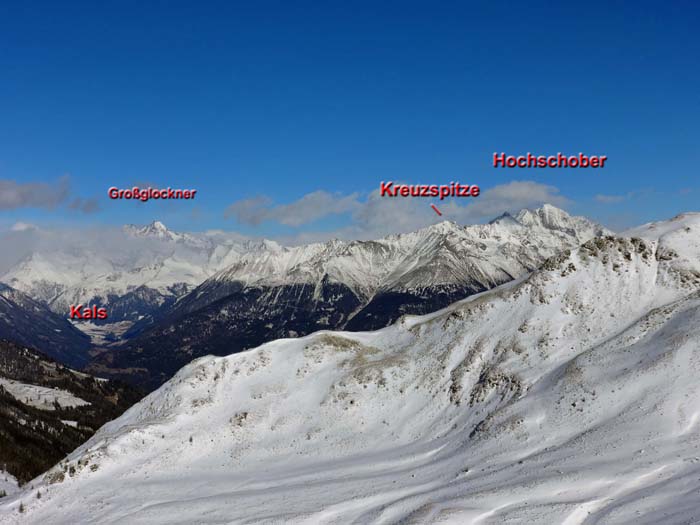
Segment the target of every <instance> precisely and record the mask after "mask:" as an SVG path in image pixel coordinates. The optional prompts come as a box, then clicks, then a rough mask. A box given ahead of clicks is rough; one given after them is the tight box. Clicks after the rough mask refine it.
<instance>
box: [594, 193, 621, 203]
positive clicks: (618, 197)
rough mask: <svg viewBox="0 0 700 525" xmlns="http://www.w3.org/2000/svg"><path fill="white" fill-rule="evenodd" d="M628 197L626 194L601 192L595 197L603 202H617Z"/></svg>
mask: <svg viewBox="0 0 700 525" xmlns="http://www.w3.org/2000/svg"><path fill="white" fill-rule="evenodd" d="M627 197H628V196H626V195H603V194H600V193H599V194H598V195H596V196H595V197H594V199H595V200H596V201H597V202H600V203H602V204H615V203H617V202H622V201H623V200H625V199H626V198H627Z"/></svg>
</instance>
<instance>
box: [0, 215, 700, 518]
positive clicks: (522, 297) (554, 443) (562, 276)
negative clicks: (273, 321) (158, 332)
mask: <svg viewBox="0 0 700 525" xmlns="http://www.w3.org/2000/svg"><path fill="white" fill-rule="evenodd" d="M509 222H510V221H509ZM630 235H634V236H633V237H631V236H627V235H625V236H621V237H615V236H604V237H598V238H595V239H591V240H589V241H586V242H585V243H583V245H582V246H581V247H579V248H574V249H570V250H565V251H564V252H562V253H560V254H558V255H556V256H553V257H551V258H548V259H547V260H546V261H545V262H544V263H543V264H542V265H541V266H540V269H538V270H537V271H535V272H533V273H530V274H527V275H525V276H522V277H521V278H518V279H516V280H514V281H511V282H509V283H507V284H504V285H502V286H500V287H497V288H495V289H493V290H490V291H486V292H484V293H481V294H478V295H474V296H472V297H470V298H468V299H466V300H463V301H460V302H457V303H455V304H453V305H451V306H449V307H447V308H445V309H443V310H440V311H438V312H435V313H432V314H429V315H424V316H404V317H402V318H401V319H400V320H399V321H398V322H397V323H395V324H394V325H392V326H390V327H387V328H384V329H382V330H379V331H374V332H363V333H352V332H329V331H321V332H318V333H315V334H313V335H310V336H308V337H303V338H296V339H285V340H277V341H273V342H269V343H267V344H265V345H263V346H261V347H259V348H257V349H255V350H251V351H248V352H245V353H240V354H235V355H231V356H228V357H211V356H209V357H203V358H201V359H198V360H196V361H194V362H193V363H191V364H190V365H188V366H187V367H185V368H184V369H182V370H181V371H180V372H179V373H178V374H177V375H176V376H175V377H174V378H173V379H171V380H170V381H168V382H167V383H166V384H165V385H164V386H162V387H161V388H160V389H158V390H157V391H155V392H153V393H152V394H151V395H149V396H148V397H147V398H145V399H144V400H143V401H141V402H139V403H138V404H137V405H135V406H134V407H132V408H131V409H130V410H129V411H127V412H126V413H125V414H124V415H123V416H122V417H120V418H119V419H117V420H115V421H113V422H111V423H109V424H107V425H105V426H104V427H103V428H102V429H101V430H100V431H99V432H98V433H97V434H96V435H95V436H94V437H93V438H92V439H91V440H90V441H88V442H87V443H86V444H84V445H83V446H81V447H80V448H79V449H78V450H76V451H75V452H74V453H72V454H71V455H70V456H69V457H68V458H67V459H66V460H65V461H63V462H61V463H60V464H59V465H57V466H56V467H55V468H54V469H52V470H51V471H49V472H48V473H46V474H45V475H44V476H42V477H40V478H37V479H35V480H34V481H33V483H32V487H31V488H30V487H25V488H24V489H23V490H22V491H21V492H19V493H18V494H15V495H13V496H10V497H8V498H6V499H4V500H2V502H0V513H2V514H1V515H0V516H2V519H3V520H5V521H7V522H9V523H14V522H17V523H20V522H21V523H44V522H51V523H59V524H60V523H66V524H68V523H77V522H86V521H87V522H92V523H134V524H137V523H149V524H151V523H193V522H197V523H220V522H235V523H243V522H245V523H252V522H262V523H282V522H283V523H314V524H316V523H397V522H402V523H437V522H439V523H460V524H464V523H474V524H476V523H479V524H496V523H504V522H512V523H538V524H540V523H564V524H567V525H572V524H593V523H630V520H634V522H635V523H640V524H643V523H648V524H652V523H653V524H657V523H671V524H681V523H695V522H696V521H697V518H698V516H700V498H699V497H698V491H699V490H700V481H698V480H699V479H700V459H698V456H699V454H700V453H699V451H698V448H699V447H700V441H699V439H698V436H699V435H700V434H699V433H698V422H699V414H700V408H699V407H700V383H698V381H697V377H698V375H699V374H700V358H699V357H698V356H699V355H700V329H699V328H698V327H699V326H700V323H699V321H700V214H686V215H683V216H679V217H677V218H675V219H673V220H671V221H667V222H664V223H657V224H649V225H645V226H644V227H641V228H639V229H637V230H635V231H633V232H630ZM37 491H41V493H42V497H41V499H37V498H36V493H37ZM20 504H22V505H23V511H24V512H23V513H22V514H20V513H19V511H18V509H19V507H20Z"/></svg>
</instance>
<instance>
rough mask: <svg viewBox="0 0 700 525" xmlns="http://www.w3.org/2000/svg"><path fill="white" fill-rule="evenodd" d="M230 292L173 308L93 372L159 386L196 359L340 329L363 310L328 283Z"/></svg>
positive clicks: (102, 359) (342, 290)
mask: <svg viewBox="0 0 700 525" xmlns="http://www.w3.org/2000/svg"><path fill="white" fill-rule="evenodd" d="M236 288H238V289H237V290H236ZM230 290H234V291H233V293H231V294H230V295H227V296H225V297H222V298H220V299H218V300H216V301H214V302H212V303H210V304H207V305H206V306H204V307H202V308H200V309H195V310H193V311H190V310H192V309H193V308H194V306H193V303H191V304H189V305H183V306H182V307H178V308H176V309H173V311H172V312H171V313H170V314H169V315H168V316H166V317H165V318H164V319H162V320H160V321H156V322H155V323H154V325H153V326H152V327H151V328H149V329H147V330H145V331H144V332H143V333H141V334H139V335H137V336H136V337H134V338H133V339H132V340H130V341H129V342H128V343H127V344H126V345H125V346H123V347H119V348H118V349H115V350H114V351H112V352H107V353H105V354H102V355H100V356H98V357H97V358H96V360H95V361H94V362H93V363H92V364H91V365H90V367H89V369H90V370H92V371H93V372H96V373H100V374H101V375H104V374H106V375H110V376H117V377H123V378H124V379H125V380H129V381H131V382H135V383H137V384H139V385H143V386H145V387H146V388H156V387H158V386H160V385H161V384H162V383H164V382H165V381H167V380H168V379H170V377H172V376H173V375H174V374H175V373H176V372H177V371H178V370H179V369H180V368H181V367H182V366H184V365H185V364H187V363H189V362H190V361H192V360H193V359H195V358H197V357H201V356H204V355H208V354H213V355H228V354H233V353H236V352H240V351H243V350H246V349H248V348H254V347H256V346H259V345H261V344H263V343H265V342H267V341H271V340H273V339H279V338H283V337H297V336H303V335H306V334H309V333H311V332H315V331H318V330H324V329H334V328H338V327H341V326H343V325H344V324H345V322H346V321H347V319H348V318H349V316H350V315H351V314H352V313H353V312H355V311H356V310H357V309H358V308H359V307H360V306H361V302H360V299H359V298H358V297H357V296H355V294H354V293H353V292H352V291H351V290H350V289H349V288H347V287H346V286H345V285H342V284H337V283H331V282H328V281H327V280H324V281H322V282H321V283H320V284H319V285H318V286H316V285H311V284H298V285H285V286H279V287H248V288H243V287H235V286H234V287H232V288H230ZM194 297H196V294H194ZM209 298H211V297H209ZM194 304H196V303H194Z"/></svg>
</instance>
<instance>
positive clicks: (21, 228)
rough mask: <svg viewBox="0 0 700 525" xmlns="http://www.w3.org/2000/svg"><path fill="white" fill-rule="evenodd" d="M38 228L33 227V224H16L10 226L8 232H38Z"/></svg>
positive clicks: (20, 222)
mask: <svg viewBox="0 0 700 525" xmlns="http://www.w3.org/2000/svg"><path fill="white" fill-rule="evenodd" d="M38 229H39V227H38V226H35V225H34V224H30V223H28V222H22V221H19V222H16V223H14V224H13V225H12V227H11V228H10V231H13V232H25V231H31V230H38Z"/></svg>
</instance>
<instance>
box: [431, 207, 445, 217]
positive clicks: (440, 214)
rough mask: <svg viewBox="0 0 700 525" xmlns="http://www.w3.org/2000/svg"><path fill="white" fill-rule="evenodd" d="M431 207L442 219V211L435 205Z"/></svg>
mask: <svg viewBox="0 0 700 525" xmlns="http://www.w3.org/2000/svg"><path fill="white" fill-rule="evenodd" d="M430 207H431V208H432V209H434V210H435V213H437V214H438V215H439V216H440V217H442V213H440V210H438V209H437V208H436V207H435V204H431V205H430Z"/></svg>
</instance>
